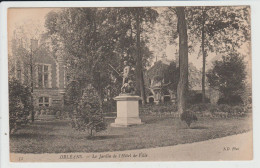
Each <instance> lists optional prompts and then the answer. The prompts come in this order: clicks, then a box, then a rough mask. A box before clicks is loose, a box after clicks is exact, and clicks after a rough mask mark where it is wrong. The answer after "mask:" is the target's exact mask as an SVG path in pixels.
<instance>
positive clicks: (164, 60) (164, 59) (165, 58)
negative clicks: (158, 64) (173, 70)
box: [162, 54, 167, 63]
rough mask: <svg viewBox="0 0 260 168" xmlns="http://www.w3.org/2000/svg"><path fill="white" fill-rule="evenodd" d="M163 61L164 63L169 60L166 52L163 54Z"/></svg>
mask: <svg viewBox="0 0 260 168" xmlns="http://www.w3.org/2000/svg"><path fill="white" fill-rule="evenodd" d="M162 62H163V63H166V62H167V56H166V54H163V56H162Z"/></svg>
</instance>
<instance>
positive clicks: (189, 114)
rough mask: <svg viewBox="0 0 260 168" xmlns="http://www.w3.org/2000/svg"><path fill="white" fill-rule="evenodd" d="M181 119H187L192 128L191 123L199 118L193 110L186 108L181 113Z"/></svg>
mask: <svg viewBox="0 0 260 168" xmlns="http://www.w3.org/2000/svg"><path fill="white" fill-rule="evenodd" d="M181 120H182V121H185V122H186V124H187V125H188V127H189V128H190V125H191V123H192V122H194V121H197V120H198V118H197V116H196V115H195V114H194V113H193V112H192V111H189V110H186V111H185V112H183V113H182V114H181Z"/></svg>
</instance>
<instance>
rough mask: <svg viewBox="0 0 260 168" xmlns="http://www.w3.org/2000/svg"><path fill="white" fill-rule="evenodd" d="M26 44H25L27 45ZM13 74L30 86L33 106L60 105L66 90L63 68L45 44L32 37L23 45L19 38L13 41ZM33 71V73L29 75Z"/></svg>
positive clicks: (64, 69)
mask: <svg viewBox="0 0 260 168" xmlns="http://www.w3.org/2000/svg"><path fill="white" fill-rule="evenodd" d="M27 46H28V45H27ZM11 57H12V60H13V65H12V67H9V69H10V68H11V69H13V72H12V75H9V77H11V76H13V77H15V78H16V79H18V80H19V81H21V83H23V84H25V85H27V86H29V87H31V81H32V80H33V98H34V107H35V108H36V109H37V108H38V107H39V108H41V107H44V108H47V109H48V107H63V106H64V93H65V89H66V85H67V83H66V67H65V64H64V61H63V59H62V58H60V57H57V58H55V57H54V55H53V54H52V53H51V52H50V51H49V50H48V48H47V47H46V46H45V45H44V44H38V40H36V39H32V40H31V45H30V47H29V48H26V45H24V42H23V41H22V39H13V40H12V54H11ZM31 72H32V74H31Z"/></svg>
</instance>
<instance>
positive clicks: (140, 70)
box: [136, 8, 146, 104]
mask: <svg viewBox="0 0 260 168" xmlns="http://www.w3.org/2000/svg"><path fill="white" fill-rule="evenodd" d="M140 21H141V18H140V10H139V8H137V15H136V29H137V31H136V40H137V41H136V48H137V59H136V73H137V74H136V76H137V81H136V83H137V85H139V86H138V87H139V90H140V93H141V98H142V103H143V104H145V103H146V96H145V87H144V78H143V64H142V54H141V42H140V41H141V40H140V36H141V35H140V34H141V30H140Z"/></svg>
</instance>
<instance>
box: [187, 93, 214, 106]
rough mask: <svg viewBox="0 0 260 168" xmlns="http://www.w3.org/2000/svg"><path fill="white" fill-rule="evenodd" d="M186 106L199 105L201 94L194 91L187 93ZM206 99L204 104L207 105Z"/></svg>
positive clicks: (207, 100)
mask: <svg viewBox="0 0 260 168" xmlns="http://www.w3.org/2000/svg"><path fill="white" fill-rule="evenodd" d="M187 102H188V104H200V103H202V93H196V92H195V91H189V96H188V100H187ZM209 102H210V100H209V99H208V98H206V99H205V103H209Z"/></svg>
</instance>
